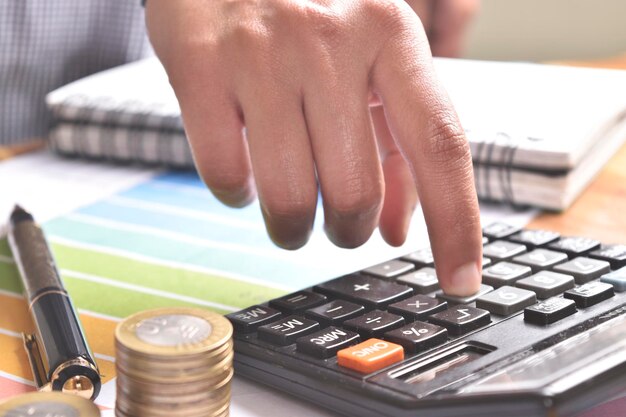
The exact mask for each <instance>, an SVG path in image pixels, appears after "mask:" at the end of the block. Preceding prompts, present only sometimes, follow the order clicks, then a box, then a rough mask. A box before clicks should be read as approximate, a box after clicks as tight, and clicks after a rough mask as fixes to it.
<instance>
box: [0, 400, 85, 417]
mask: <svg viewBox="0 0 626 417" xmlns="http://www.w3.org/2000/svg"><path fill="white" fill-rule="evenodd" d="M4 416H5V417H79V416H80V413H79V411H78V410H77V409H75V408H74V407H72V406H71V405H68V404H61V403H55V402H51V401H45V402H40V403H35V404H25V405H20V406H18V407H15V408H13V409H11V410H9V411H8V412H7V413H6V414H5V415H4Z"/></svg>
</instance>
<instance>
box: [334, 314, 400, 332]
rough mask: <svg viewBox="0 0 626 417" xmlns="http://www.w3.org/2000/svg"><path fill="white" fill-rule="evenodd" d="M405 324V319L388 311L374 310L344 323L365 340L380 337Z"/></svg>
mask: <svg viewBox="0 0 626 417" xmlns="http://www.w3.org/2000/svg"><path fill="white" fill-rule="evenodd" d="M404 323H405V321H404V317H402V316H398V315H396V314H391V313H387V312H386V311H380V310H373V311H370V312H369V313H366V314H363V315H362V316H359V317H355V318H353V319H350V320H347V321H345V322H344V323H343V325H344V326H345V327H347V328H348V329H350V330H354V331H355V332H358V333H359V334H360V335H361V337H363V338H364V339H367V338H370V337H380V336H382V335H383V333H385V332H387V331H389V330H392V329H395V328H396V327H400V326H402V325H403V324H404Z"/></svg>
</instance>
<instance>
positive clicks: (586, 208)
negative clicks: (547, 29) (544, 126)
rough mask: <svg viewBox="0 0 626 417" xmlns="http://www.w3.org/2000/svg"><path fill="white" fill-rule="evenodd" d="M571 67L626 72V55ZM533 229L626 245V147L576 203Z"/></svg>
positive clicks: (541, 219)
mask: <svg viewBox="0 0 626 417" xmlns="http://www.w3.org/2000/svg"><path fill="white" fill-rule="evenodd" d="M567 64H568V65H576V66H591V67H603V68H614V69H617V68H621V69H626V55H623V56H620V57H617V58H615V59H610V60H602V61H596V62H568V63H567ZM529 227H531V228H544V229H552V230H556V231H558V232H560V233H562V234H567V235H582V236H589V237H593V238H596V239H598V240H601V241H603V242H606V243H626V145H625V146H623V147H622V149H621V150H620V151H619V152H618V153H617V154H616V155H615V156H614V157H613V158H612V159H611V160H610V162H609V163H608V164H607V165H606V166H605V167H604V169H603V170H602V171H601V172H600V174H599V175H598V176H597V177H596V179H595V180H594V181H593V183H591V185H590V186H589V187H588V188H587V189H585V190H584V191H583V193H582V194H581V196H580V197H579V198H578V200H576V201H575V202H574V204H573V205H572V206H571V207H570V208H569V209H567V210H566V211H564V212H563V213H559V214H542V215H540V216H539V217H537V218H536V219H535V220H533V221H532V222H531V223H530V225H529Z"/></svg>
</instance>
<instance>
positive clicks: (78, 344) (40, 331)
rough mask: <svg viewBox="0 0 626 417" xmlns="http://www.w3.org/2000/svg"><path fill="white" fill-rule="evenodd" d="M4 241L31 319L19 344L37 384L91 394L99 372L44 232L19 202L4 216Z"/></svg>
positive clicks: (93, 395) (96, 390)
mask: <svg viewBox="0 0 626 417" xmlns="http://www.w3.org/2000/svg"><path fill="white" fill-rule="evenodd" d="M9 244H10V246H11V251H12V252H13V257H14V259H15V263H16V264H17V267H18V269H19V271H20V276H21V278H22V285H23V287H24V296H25V297H26V300H27V302H28V306H29V311H30V313H31V316H32V318H33V322H34V324H35V329H36V330H35V331H36V333H35V334H31V335H26V334H24V346H25V348H26V352H27V353H28V360H29V361H30V365H31V368H32V370H33V376H34V377H35V382H36V384H37V386H38V388H39V389H40V390H42V391H50V390H52V391H63V392H66V393H71V394H77V395H80V396H82V397H85V398H90V399H94V398H96V396H97V395H98V393H99V392H100V384H101V382H100V372H99V371H98V367H97V365H96V362H95V360H94V359H93V356H92V354H91V351H90V350H89V346H88V345H87V341H86V340H85V336H84V335H83V331H82V328H81V325H80V322H79V321H78V317H77V316H76V312H75V311H74V307H73V306H72V302H71V300H70V298H69V295H68V294H67V291H65V289H64V288H63V283H62V282H61V277H60V275H59V271H58V269H57V267H56V265H55V263H54V258H53V257H52V253H51V252H50V248H49V247H48V243H47V242H46V238H45V236H44V234H43V231H42V230H41V228H40V227H39V226H38V225H37V224H36V223H35V221H34V219H33V216H32V215H31V214H30V213H28V212H27V211H25V210H24V209H23V208H21V207H19V206H16V207H15V208H14V209H13V213H12V214H11V218H10V220H9Z"/></svg>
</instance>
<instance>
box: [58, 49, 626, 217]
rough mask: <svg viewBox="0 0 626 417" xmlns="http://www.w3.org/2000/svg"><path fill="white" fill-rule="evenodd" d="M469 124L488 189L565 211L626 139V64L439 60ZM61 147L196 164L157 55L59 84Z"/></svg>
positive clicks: (483, 191) (482, 190)
mask: <svg viewBox="0 0 626 417" xmlns="http://www.w3.org/2000/svg"><path fill="white" fill-rule="evenodd" d="M435 65H436V69H437V72H438V74H439V77H440V78H441V80H442V82H443V83H444V85H445V87H446V88H447V90H448V92H449V94H450V96H451V98H452V101H453V103H454V104H455V106H456V108H457V111H458V113H459V116H460V119H461V122H462V124H463V126H464V128H465V129H466V131H467V134H468V138H469V140H470V146H471V150H472V157H473V159H474V163H475V177H476V182H477V190H478V193H479V196H480V197H482V198H484V199H488V200H496V201H507V202H509V203H512V204H518V205H534V206H539V207H543V208H549V209H555V210H560V209H564V208H566V207H567V206H569V205H570V204H571V203H572V201H573V200H574V199H575V198H576V197H577V196H578V195H579V194H580V192H581V191H582V190H583V189H584V187H585V186H586V185H587V184H588V183H589V182H590V181H591V180H592V179H593V177H594V176H595V175H596V174H597V172H598V171H599V170H600V169H601V168H602V166H603V165H604V164H605V163H606V161H607V160H608V159H609V158H610V157H611V155H612V154H613V153H615V151H616V150H617V149H618V148H619V147H620V146H621V145H622V144H623V143H624V141H625V140H626V71H616V70H596V69H583V68H569V67H560V66H547V65H538V64H528V63H501V62H485V61H469V60H451V59H436V60H435ZM47 103H48V106H49V108H50V109H51V110H52V112H53V114H54V116H55V119H56V124H55V126H54V128H53V129H52V130H51V133H50V141H51V145H52V147H53V148H54V149H55V150H56V151H58V152H59V153H61V154H65V155H73V156H84V157H91V158H104V159H110V160H115V161H136V162H143V163H152V164H161V165H170V166H177V167H192V166H193V159H192V157H191V153H190V151H189V148H188V146H187V143H186V140H185V135H184V130H183V125H182V121H181V119H180V109H179V107H178V103H177V101H176V97H175V95H174V93H173V91H172V89H171V88H170V86H169V83H168V81H167V76H166V74H165V72H164V70H163V68H162V67H161V65H160V64H159V62H158V60H157V59H156V58H148V59H146V60H143V61H139V62H135V63H131V64H127V65H124V66H122V67H118V68H115V69H111V70H108V71H104V72H102V73H99V74H95V75H92V76H90V77H87V78H84V79H82V80H79V81H76V82H73V83H71V84H69V85H66V86H64V87H61V88H59V89H58V90H56V91H53V92H52V93H50V94H49V95H48V97H47Z"/></svg>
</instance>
